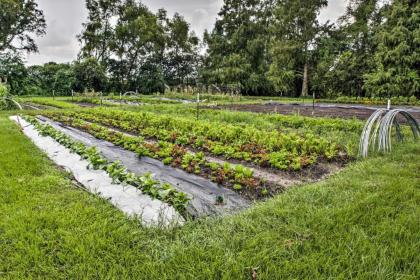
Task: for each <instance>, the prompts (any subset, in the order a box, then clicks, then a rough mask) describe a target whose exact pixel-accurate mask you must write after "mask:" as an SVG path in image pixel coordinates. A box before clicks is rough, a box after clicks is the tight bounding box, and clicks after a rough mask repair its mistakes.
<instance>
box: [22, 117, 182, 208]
mask: <svg viewBox="0 0 420 280" xmlns="http://www.w3.org/2000/svg"><path fill="white" fill-rule="evenodd" d="M25 120H26V121H28V122H29V123H31V124H32V125H33V126H34V127H35V129H36V130H38V132H39V133H40V135H42V136H49V137H51V138H53V139H54V140H56V141H57V142H58V143H59V144H61V145H63V146H64V147H66V148H68V149H69V150H70V151H71V152H72V153H76V154H78V155H80V156H81V157H82V158H83V159H86V160H88V161H89V166H90V167H91V168H93V169H94V170H103V171H105V172H107V173H108V175H109V176H110V177H111V178H112V181H113V183H116V184H127V185H131V186H134V187H136V188H138V189H139V190H141V191H142V192H143V193H144V194H147V195H149V196H150V197H152V198H154V199H159V200H161V201H163V202H166V203H168V204H170V205H172V206H173V207H174V208H175V209H177V211H178V212H180V213H181V214H183V215H186V209H187V206H188V202H189V200H190V199H189V198H188V196H187V194H185V193H183V192H179V191H178V190H176V189H175V188H174V187H172V186H171V185H170V184H168V183H160V182H159V181H157V180H155V179H153V178H152V176H151V174H143V175H141V176H138V175H136V174H134V173H132V172H128V171H127V169H126V168H125V167H124V166H122V165H121V164H120V162H118V161H116V162H109V161H108V160H107V159H105V158H104V157H102V155H101V154H100V153H99V152H98V150H97V149H96V147H88V146H86V145H85V144H83V143H81V142H78V141H75V140H73V139H72V138H70V137H69V136H68V135H66V134H65V133H63V132H61V131H58V130H57V129H55V128H54V127H52V126H50V125H48V124H42V123H40V122H39V121H38V120H37V119H36V118H33V117H25Z"/></svg>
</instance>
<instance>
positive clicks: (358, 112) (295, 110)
mask: <svg viewBox="0 0 420 280" xmlns="http://www.w3.org/2000/svg"><path fill="white" fill-rule="evenodd" d="M384 107H386V106H382V108H384ZM214 108H218V109H229V110H237V111H246V112H257V113H279V114H287V115H302V116H314V117H331V118H347V119H351V118H357V119H361V120H365V119H368V118H369V117H370V116H371V115H372V113H373V112H374V111H375V110H376V109H378V108H379V107H372V106H361V105H359V106H355V105H335V104H315V110H314V111H313V110H312V105H311V104H282V103H266V104H229V105H220V106H217V107H214ZM312 111H313V114H312ZM407 111H409V112H410V113H411V114H412V115H413V116H414V117H415V118H416V119H418V120H420V108H415V107H414V108H408V109H407Z"/></svg>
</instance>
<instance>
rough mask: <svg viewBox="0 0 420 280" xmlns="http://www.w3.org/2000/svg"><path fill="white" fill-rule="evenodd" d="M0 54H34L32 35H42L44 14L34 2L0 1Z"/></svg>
mask: <svg viewBox="0 0 420 280" xmlns="http://www.w3.org/2000/svg"><path fill="white" fill-rule="evenodd" d="M0 11H1V12H0V52H4V51H26V52H36V51H37V50H38V47H37V45H36V43H35V40H34V38H33V37H32V36H33V35H37V36H40V35H44V34H45V28H46V23H45V19H44V14H43V12H42V11H41V10H39V9H38V5H37V4H36V2H35V1H34V0H0Z"/></svg>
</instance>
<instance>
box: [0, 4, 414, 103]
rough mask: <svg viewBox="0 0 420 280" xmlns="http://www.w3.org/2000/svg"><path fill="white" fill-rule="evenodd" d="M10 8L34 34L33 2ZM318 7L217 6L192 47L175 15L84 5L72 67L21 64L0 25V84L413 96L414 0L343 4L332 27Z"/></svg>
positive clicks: (45, 88) (39, 88)
mask: <svg viewBox="0 0 420 280" xmlns="http://www.w3.org/2000/svg"><path fill="white" fill-rule="evenodd" d="M13 2H15V3H20V4H21V5H23V6H21V7H27V9H28V15H27V17H26V18H28V17H30V16H32V17H33V18H37V21H35V20H32V22H33V26H30V28H28V30H27V31H29V32H32V33H36V34H42V33H43V31H44V29H45V22H43V20H42V19H43V15H42V11H39V10H38V9H37V6H36V4H35V3H34V2H33V1H32V0H12V1H11V0H7V1H5V0H0V3H2V4H1V5H3V6H1V7H0V8H2V9H3V10H4V11H5V13H4V14H5V15H6V16H4V15H3V14H2V15H0V16H1V17H2V19H1V20H2V23H3V21H5V24H6V25H5V26H7V24H8V22H7V20H9V21H11V20H12V17H10V15H9V16H7V13H8V11H9V13H10V14H13V13H14V12H15V11H14V10H13V9H12V8H10V9H8V8H7V5H11V4H10V3H13ZM25 3H26V4H29V3H33V5H27V6H25ZM327 4H328V1H326V0H299V1H296V0H225V1H224V4H223V6H222V8H221V10H220V12H219V14H218V17H217V20H216V23H215V26H214V28H213V29H212V30H211V31H206V32H205V33H204V35H203V36H202V40H201V41H200V40H199V37H198V36H197V35H196V34H194V32H192V31H191V27H190V25H189V24H188V22H186V20H185V19H184V18H183V17H182V16H181V15H179V14H175V15H174V16H173V17H168V15H167V13H166V11H165V10H163V9H161V10H159V11H158V12H157V13H153V12H151V11H150V10H149V9H148V8H147V7H146V6H144V5H143V4H141V3H140V2H139V1H134V0H86V7H87V9H88V12H89V16H88V19H87V22H85V23H84V24H83V31H82V33H81V34H80V35H79V36H78V40H79V41H80V43H81V46H82V47H81V50H80V53H79V55H78V58H77V61H75V62H73V63H70V64H55V63H48V64H45V65H43V66H31V67H25V66H24V64H23V63H22V60H21V59H20V58H19V57H18V56H16V53H19V49H18V48H16V47H14V46H13V43H14V42H16V41H19V40H16V38H18V39H21V43H23V46H25V43H26V47H27V48H26V49H25V48H21V49H24V50H26V51H33V50H36V46H35V45H34V44H33V40H32V41H31V40H29V39H31V38H30V37H28V38H29V39H28V38H24V37H19V36H18V35H16V36H15V38H14V39H13V40H11V41H10V40H9V39H10V36H9V37H7V35H6V34H5V33H7V30H8V29H7V28H2V29H0V53H2V55H1V57H0V77H2V76H3V77H8V83H9V84H10V87H11V89H12V91H13V92H15V93H18V94H36V93H39V94H51V92H53V91H54V92H55V93H57V94H69V93H70V92H71V90H75V91H85V90H95V91H106V92H126V91H137V92H141V93H154V92H163V91H165V89H168V88H172V89H173V88H185V87H195V88H200V90H208V89H211V90H213V91H215V90H216V91H222V92H235V93H241V94H246V95H283V96H306V95H311V94H315V95H316V96H317V97H327V98H331V97H337V96H351V97H372V96H374V97H390V96H406V97H410V96H416V97H417V98H419V97H420V78H419V69H420V67H419V66H420V52H419V49H420V48H419V47H420V4H419V3H418V1H409V0H392V1H381V0H350V1H348V6H347V9H346V11H345V13H344V14H343V15H342V16H341V17H340V18H339V20H338V21H337V22H335V23H331V22H326V23H321V22H319V20H318V18H319V13H320V11H321V9H323V8H325V7H326V6H327ZM31 9H32V14H31V12H30V10H31ZM34 11H35V12H34ZM20 14H21V17H22V18H25V16H24V15H23V16H22V14H24V12H22V11H20ZM3 18H4V19H5V20H4V19H3ZM16 20H19V17H17V19H16ZM26 22H27V21H26ZM9 31H10V30H9ZM26 33H28V32H26ZM3 38H4V40H3ZM1 42H10V43H9V46H7V43H3V44H2V43H1Z"/></svg>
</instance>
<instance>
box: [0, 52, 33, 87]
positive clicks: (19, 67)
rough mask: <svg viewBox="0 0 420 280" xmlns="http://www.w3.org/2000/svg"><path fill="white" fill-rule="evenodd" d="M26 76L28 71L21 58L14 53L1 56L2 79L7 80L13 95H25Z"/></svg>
mask: <svg viewBox="0 0 420 280" xmlns="http://www.w3.org/2000/svg"><path fill="white" fill-rule="evenodd" d="M26 76H27V70H26V68H25V65H24V64H23V61H22V59H21V58H20V56H18V55H16V54H13V53H4V54H0V78H3V79H6V81H7V84H9V86H10V93H11V94H16V95H21V94H24V90H25V79H26Z"/></svg>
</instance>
